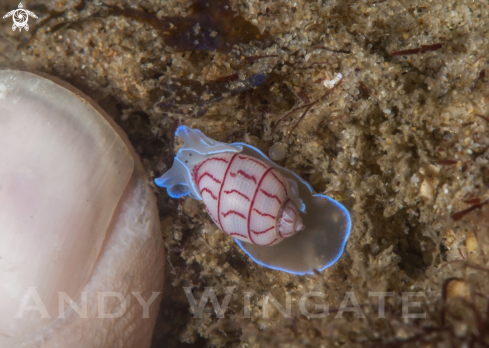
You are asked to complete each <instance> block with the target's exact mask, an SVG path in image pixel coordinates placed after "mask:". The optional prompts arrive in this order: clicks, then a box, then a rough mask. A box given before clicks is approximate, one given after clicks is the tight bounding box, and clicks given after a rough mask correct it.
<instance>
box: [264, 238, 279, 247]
mask: <svg viewBox="0 0 489 348" xmlns="http://www.w3.org/2000/svg"><path fill="white" fill-rule="evenodd" d="M277 239H278V238H275V239H274V240H272V241H271V242H270V243H268V244H266V246H269V245H272V244H273V243H275V242H276V241H277Z"/></svg>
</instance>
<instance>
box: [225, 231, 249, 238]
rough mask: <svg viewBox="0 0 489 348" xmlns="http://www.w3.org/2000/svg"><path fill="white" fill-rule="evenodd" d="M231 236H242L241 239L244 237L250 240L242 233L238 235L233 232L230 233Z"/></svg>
mask: <svg viewBox="0 0 489 348" xmlns="http://www.w3.org/2000/svg"><path fill="white" fill-rule="evenodd" d="M228 234H229V235H230V236H240V237H244V238H246V239H248V237H246V236H245V235H244V234H241V233H236V232H232V233H228Z"/></svg>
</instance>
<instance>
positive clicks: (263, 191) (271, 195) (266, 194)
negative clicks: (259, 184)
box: [260, 189, 282, 205]
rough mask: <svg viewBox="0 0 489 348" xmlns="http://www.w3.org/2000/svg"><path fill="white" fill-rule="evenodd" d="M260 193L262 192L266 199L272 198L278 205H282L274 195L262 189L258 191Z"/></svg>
mask: <svg viewBox="0 0 489 348" xmlns="http://www.w3.org/2000/svg"><path fill="white" fill-rule="evenodd" d="M260 192H262V193H263V194H264V195H265V196H267V197H268V198H274V199H276V200H277V201H278V202H279V203H280V205H282V201H281V200H280V198H278V197H277V196H276V195H274V194H272V193H270V192H267V191H265V190H264V189H260Z"/></svg>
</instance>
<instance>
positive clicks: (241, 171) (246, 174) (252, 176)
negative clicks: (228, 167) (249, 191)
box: [229, 169, 256, 184]
mask: <svg viewBox="0 0 489 348" xmlns="http://www.w3.org/2000/svg"><path fill="white" fill-rule="evenodd" d="M238 174H241V175H242V176H244V177H245V178H246V179H248V180H252V181H253V182H254V183H255V184H256V178H255V176H254V175H250V174H248V173H246V172H245V171H244V170H241V169H240V170H238V172H237V173H229V175H231V176H232V177H233V178H235V177H236V176H238Z"/></svg>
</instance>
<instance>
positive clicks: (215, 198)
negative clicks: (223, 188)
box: [200, 187, 217, 201]
mask: <svg viewBox="0 0 489 348" xmlns="http://www.w3.org/2000/svg"><path fill="white" fill-rule="evenodd" d="M204 192H208V193H209V194H210V195H211V197H212V199H214V200H215V201H217V197H216V196H214V195H213V194H212V191H211V190H209V189H208V188H207V187H204V188H203V189H202V191H200V194H201V195H203V194H204Z"/></svg>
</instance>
